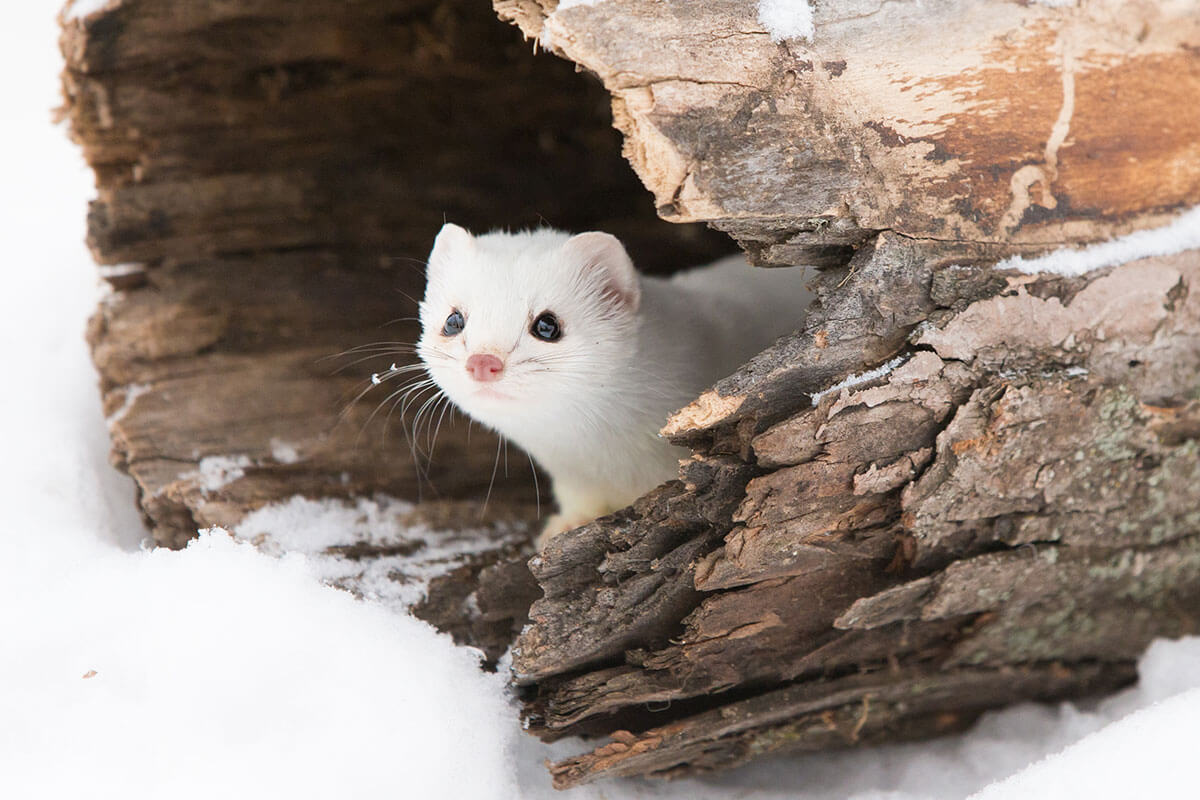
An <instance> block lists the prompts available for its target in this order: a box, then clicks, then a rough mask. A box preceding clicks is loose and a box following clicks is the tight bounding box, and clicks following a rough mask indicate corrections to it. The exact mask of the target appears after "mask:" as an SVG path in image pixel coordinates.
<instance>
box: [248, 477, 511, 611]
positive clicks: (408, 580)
mask: <svg viewBox="0 0 1200 800" xmlns="http://www.w3.org/2000/svg"><path fill="white" fill-rule="evenodd" d="M414 510H415V506H413V504H412V503H409V502H407V501H404V500H397V499H395V498H392V497H387V496H385V495H377V496H376V497H374V498H373V499H367V498H358V499H356V500H339V499H335V498H324V499H321V500H312V499H309V498H307V497H303V496H301V495H296V496H294V497H292V498H290V499H288V500H287V501H285V502H282V503H273V504H271V505H268V506H264V507H263V508H261V509H259V510H257V511H254V512H252V513H250V514H248V515H247V516H246V517H245V518H244V519H243V520H242V521H241V522H240V523H238V524H237V526H236V527H235V533H236V534H237V536H238V537H239V538H241V539H245V540H248V541H250V542H253V543H254V544H255V545H257V546H258V547H259V548H260V549H262V550H264V551H265V552H267V553H272V554H277V555H280V554H285V553H300V554H303V555H304V556H306V557H307V558H308V559H309V561H310V563H311V565H312V569H313V571H314V573H315V574H316V575H318V576H319V577H320V578H321V580H322V581H324V582H325V583H328V584H331V585H334V586H338V587H341V588H344V589H348V590H350V591H352V592H353V593H354V594H356V595H358V596H360V597H365V598H368V599H370V600H374V601H377V602H379V603H382V604H383V605H385V606H387V607H388V608H390V609H392V610H394V611H399V612H403V611H406V610H408V609H409V608H412V606H414V605H415V604H417V603H419V602H420V601H421V600H423V599H424V598H425V596H426V593H427V591H428V589H429V583H430V581H432V580H433V579H434V578H436V577H437V576H439V575H444V574H446V573H447V572H450V571H451V570H453V569H454V568H456V567H458V566H461V565H463V564H466V563H467V562H468V560H470V559H471V558H472V557H474V556H477V555H478V554H480V553H485V552H488V551H489V550H495V549H499V548H503V547H507V546H510V545H516V544H519V543H520V542H522V541H525V540H526V539H527V538H528V537H527V536H525V535H523V532H522V531H520V530H518V529H517V528H516V527H515V526H514V527H512V528H504V527H503V526H498V527H487V528H479V529H475V530H466V531H463V530H457V529H456V530H438V529H436V528H431V527H429V526H427V525H424V524H421V523H415V522H413V521H411V518H410V515H411V514H412V512H413V511H414ZM349 547H354V548H365V549H366V550H367V551H368V552H369V553H370V555H369V557H366V558H359V557H355V555H354V554H352V553H349V552H345V551H344V550H340V549H339V548H349Z"/></svg>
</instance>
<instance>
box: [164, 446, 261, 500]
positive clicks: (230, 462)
mask: <svg viewBox="0 0 1200 800" xmlns="http://www.w3.org/2000/svg"><path fill="white" fill-rule="evenodd" d="M251 466H254V462H253V461H251V460H250V456H244V455H239V456H205V457H204V458H202V459H200V463H199V464H197V465H196V469H195V471H193V472H188V473H185V474H184V475H183V476H181V477H185V478H191V479H196V484H197V485H198V486H199V487H200V488H201V489H203V490H204V491H205V492H215V491H217V490H218V489H223V488H225V487H226V486H228V485H229V484H231V483H233V482H234V481H236V480H240V479H241V478H243V477H245V475H246V468H247V467H251Z"/></svg>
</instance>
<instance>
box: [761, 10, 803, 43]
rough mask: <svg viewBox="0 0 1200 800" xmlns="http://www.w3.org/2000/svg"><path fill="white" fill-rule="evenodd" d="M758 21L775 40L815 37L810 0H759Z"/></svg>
mask: <svg viewBox="0 0 1200 800" xmlns="http://www.w3.org/2000/svg"><path fill="white" fill-rule="evenodd" d="M758 22H759V24H760V25H762V26H763V27H764V28H766V29H767V32H768V33H770V34H771V40H772V41H775V42H782V41H784V40H785V39H807V40H809V41H812V38H813V10H812V6H811V5H810V4H809V2H808V0H758Z"/></svg>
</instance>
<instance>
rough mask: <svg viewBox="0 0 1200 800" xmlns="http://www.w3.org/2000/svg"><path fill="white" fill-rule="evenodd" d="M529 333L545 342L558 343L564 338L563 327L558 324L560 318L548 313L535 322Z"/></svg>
mask: <svg viewBox="0 0 1200 800" xmlns="http://www.w3.org/2000/svg"><path fill="white" fill-rule="evenodd" d="M529 332H530V333H532V334H533V335H534V336H536V337H537V338H539V339H541V340H542V341H543V342H557V341H558V340H559V339H560V338H561V337H562V326H561V325H559V324H558V317H556V316H554V315H553V314H551V313H550V312H549V311H546V312H544V313H542V314H541V315H540V316H539V317H538V318H537V319H535V320H534V321H533V326H532V327H530V329H529Z"/></svg>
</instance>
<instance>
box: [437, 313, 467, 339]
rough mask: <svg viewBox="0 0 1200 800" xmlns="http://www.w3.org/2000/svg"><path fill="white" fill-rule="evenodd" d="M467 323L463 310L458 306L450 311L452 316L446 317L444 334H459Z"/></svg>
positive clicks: (443, 327) (443, 328)
mask: <svg viewBox="0 0 1200 800" xmlns="http://www.w3.org/2000/svg"><path fill="white" fill-rule="evenodd" d="M466 324H467V322H466V320H464V319H463V315H462V312H460V311H459V310H458V309H457V308H456V309H454V310H453V311H451V312H450V316H448V317H446V324H445V325H443V326H442V336H457V335H458V334H460V333H462V329H463V326H464V325H466Z"/></svg>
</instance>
